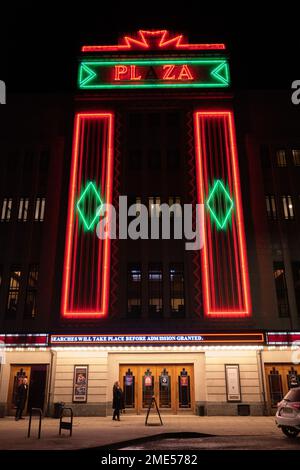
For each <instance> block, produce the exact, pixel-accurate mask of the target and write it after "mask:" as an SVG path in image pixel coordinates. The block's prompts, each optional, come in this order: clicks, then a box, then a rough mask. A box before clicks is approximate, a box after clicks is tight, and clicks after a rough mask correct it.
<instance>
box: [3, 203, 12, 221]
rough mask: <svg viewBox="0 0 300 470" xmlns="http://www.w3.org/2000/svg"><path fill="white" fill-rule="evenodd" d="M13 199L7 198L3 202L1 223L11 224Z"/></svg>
mask: <svg viewBox="0 0 300 470" xmlns="http://www.w3.org/2000/svg"><path fill="white" fill-rule="evenodd" d="M11 211H12V198H7V197H5V198H4V199H3V201H2V208H1V222H9V221H10V219H11Z"/></svg>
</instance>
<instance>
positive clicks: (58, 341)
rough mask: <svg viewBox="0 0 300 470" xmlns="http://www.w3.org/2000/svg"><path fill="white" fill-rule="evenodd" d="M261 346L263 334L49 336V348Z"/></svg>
mask: <svg viewBox="0 0 300 470" xmlns="http://www.w3.org/2000/svg"><path fill="white" fill-rule="evenodd" d="M224 343H225V344H226V343H227V344H263V343H264V335H263V333H257V332H256V333H201V334H198V335H193V334H190V335H189V334H181V335H178V334H176V335H173V334H170V335H168V334H166V335H54V334H53V335H51V336H50V345H51V346H62V345H63V346H66V345H69V346H72V345H79V344H82V345H94V346H97V345H108V344H110V345H124V344H126V345H134V344H143V345H146V344H148V345H162V344H163V345H164V344H173V345H180V344H194V345H203V344H224Z"/></svg>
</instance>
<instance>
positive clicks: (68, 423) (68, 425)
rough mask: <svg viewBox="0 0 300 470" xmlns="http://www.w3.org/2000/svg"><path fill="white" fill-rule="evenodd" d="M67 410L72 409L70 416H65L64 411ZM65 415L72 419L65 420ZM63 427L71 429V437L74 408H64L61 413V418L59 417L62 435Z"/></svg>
mask: <svg viewBox="0 0 300 470" xmlns="http://www.w3.org/2000/svg"><path fill="white" fill-rule="evenodd" d="M65 410H69V411H70V416H63V413H64V411H65ZM63 417H65V418H71V421H63V420H62V419H63ZM62 429H67V430H68V431H70V437H71V436H72V431H73V410H72V408H62V410H61V413H60V419H59V435H61V430H62Z"/></svg>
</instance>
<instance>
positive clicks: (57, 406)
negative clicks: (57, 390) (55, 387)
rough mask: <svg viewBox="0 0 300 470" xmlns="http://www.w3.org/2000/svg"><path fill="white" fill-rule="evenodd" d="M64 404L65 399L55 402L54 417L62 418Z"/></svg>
mask: <svg viewBox="0 0 300 470" xmlns="http://www.w3.org/2000/svg"><path fill="white" fill-rule="evenodd" d="M64 406H65V404H64V402H63V401H59V402H57V403H54V418H56V419H59V418H60V414H61V410H62V409H63V407H64Z"/></svg>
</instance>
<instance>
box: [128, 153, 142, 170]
mask: <svg viewBox="0 0 300 470" xmlns="http://www.w3.org/2000/svg"><path fill="white" fill-rule="evenodd" d="M128 167H129V169H130V170H136V171H138V170H141V168H142V152H141V150H140V149H132V150H130V149H129V151H128Z"/></svg>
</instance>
